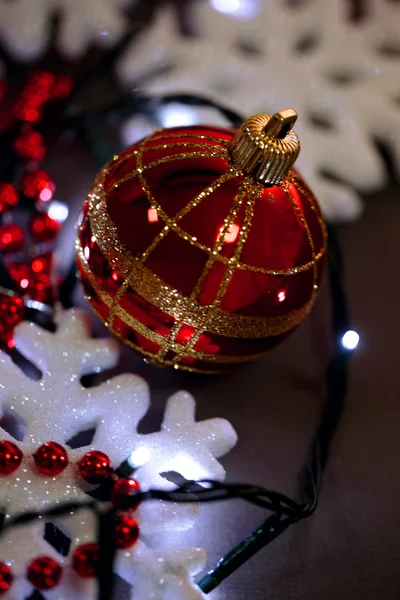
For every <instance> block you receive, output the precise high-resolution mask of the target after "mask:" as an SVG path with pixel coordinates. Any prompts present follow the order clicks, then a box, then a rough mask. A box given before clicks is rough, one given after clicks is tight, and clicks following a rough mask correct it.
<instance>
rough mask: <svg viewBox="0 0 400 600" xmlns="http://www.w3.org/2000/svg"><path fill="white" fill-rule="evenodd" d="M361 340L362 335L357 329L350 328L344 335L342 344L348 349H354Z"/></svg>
mask: <svg viewBox="0 0 400 600" xmlns="http://www.w3.org/2000/svg"><path fill="white" fill-rule="evenodd" d="M359 341H360V336H359V335H358V333H357V331H353V330H351V329H349V331H346V333H345V334H344V335H343V337H342V346H343V348H346V350H354V349H355V348H357V346H358V342H359Z"/></svg>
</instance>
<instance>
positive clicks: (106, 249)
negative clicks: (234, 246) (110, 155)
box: [89, 170, 325, 278]
mask: <svg viewBox="0 0 400 600" xmlns="http://www.w3.org/2000/svg"><path fill="white" fill-rule="evenodd" d="M106 174H107V171H106V170H104V174H103V172H101V173H100V175H99V176H98V178H97V179H96V181H97V182H99V185H98V186H96V188H95V193H94V194H92V195H91V194H89V200H90V199H91V198H92V200H93V202H91V203H90V207H91V209H93V208H94V206H96V205H100V207H101V208H100V207H99V212H98V214H97V215H96V218H101V219H102V220H103V221H104V227H103V228H102V229H103V230H111V228H113V222H112V221H111V219H109V217H108V213H107V206H106V202H105V192H104V190H103V188H102V183H101V182H102V181H103V180H104V177H105V176H106ZM102 175H103V176H102ZM235 175H236V173H235V171H228V172H226V173H225V174H224V175H223V176H221V177H220V178H218V180H216V181H215V182H214V183H213V187H212V189H211V186H209V187H208V188H206V189H205V190H203V192H201V193H200V194H199V195H198V196H196V198H194V199H193V200H192V205H191V207H190V208H193V207H194V206H196V205H197V204H198V202H199V201H201V199H202V198H204V197H205V196H206V195H208V194H209V193H210V192H211V191H214V190H215V189H216V187H217V184H218V183H219V184H222V183H224V182H225V181H228V180H229V179H231V178H232V177H235ZM99 200H100V201H99ZM153 208H155V209H156V210H157V213H158V214H159V216H160V218H161V219H163V220H164V221H165V222H166V226H168V227H169V228H171V229H173V230H174V231H175V232H176V233H177V234H178V235H179V236H180V237H181V238H183V239H184V240H185V241H188V242H189V243H190V244H191V245H192V246H194V247H196V248H198V249H200V250H203V251H204V252H206V253H207V254H210V252H211V251H212V249H211V248H209V247H208V246H205V245H203V244H201V243H200V242H198V241H197V238H195V237H193V236H191V235H190V234H188V233H186V232H185V231H184V230H182V229H181V228H180V227H179V226H178V225H176V224H174V222H173V219H172V218H170V217H169V216H168V215H167V214H166V213H165V212H164V211H163V209H162V208H161V206H160V205H159V204H158V203H157V202H156V201H154V203H153ZM100 210H101V212H100ZM182 211H184V212H182ZM186 212H187V210H186V206H185V207H184V208H183V209H181V211H180V212H179V213H178V215H176V216H175V220H176V219H177V218H178V220H179V219H180V218H181V217H183V216H184V215H185V214H186ZM92 228H93V229H95V225H94V224H93V225H92ZM114 229H115V228H114ZM115 231H116V230H115ZM98 243H99V245H100V246H101V247H102V250H103V253H104V254H105V255H106V256H108V255H109V254H115V253H114V252H113V247H114V248H115V244H118V245H120V242H119V240H118V236H117V234H115V239H114V242H113V244H112V246H113V247H112V248H111V249H110V246H109V245H108V244H102V238H101V237H99V239H98ZM324 253H325V249H323V250H321V251H320V252H318V254H317V255H316V256H315V260H316V261H318V260H320V259H321V258H322V257H323V256H324ZM120 254H121V253H120ZM122 254H123V257H124V259H121V263H122V262H123V263H124V264H126V261H127V260H129V261H134V260H135V257H133V255H131V254H130V253H129V252H128V250H127V249H125V250H124V252H123V253H122ZM114 259H115V260H116V257H115V256H114ZM125 259H126V260H125ZM110 260H111V259H110ZM217 260H218V261H219V262H222V263H223V264H225V265H228V266H229V265H230V263H231V259H230V258H227V257H225V256H222V255H218V257H217ZM313 264H314V261H313V260H311V261H308V262H307V263H304V264H302V265H299V266H296V267H291V268H289V269H266V268H264V267H256V266H253V265H248V264H245V263H241V262H240V261H238V262H237V264H236V268H238V269H241V270H244V271H250V272H252V273H260V274H263V275H272V276H281V275H295V274H297V273H301V272H303V271H307V270H309V269H310V268H311V267H312V266H313ZM113 266H114V268H115V270H116V271H117V272H118V274H119V275H120V276H121V277H122V278H124V277H125V273H124V269H123V267H122V264H120V265H117V264H114V265H113Z"/></svg>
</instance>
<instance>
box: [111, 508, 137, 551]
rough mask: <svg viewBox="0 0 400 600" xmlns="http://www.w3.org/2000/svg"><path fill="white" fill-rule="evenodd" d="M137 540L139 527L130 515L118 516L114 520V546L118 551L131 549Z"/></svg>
mask: <svg viewBox="0 0 400 600" xmlns="http://www.w3.org/2000/svg"><path fill="white" fill-rule="evenodd" d="M138 538H139V526H138V524H137V523H136V521H135V519H134V518H133V517H131V516H130V515H118V516H117V518H116V520H115V544H116V546H117V548H119V549H120V550H124V549H126V548H132V546H133V545H134V544H135V543H136V542H137V540H138Z"/></svg>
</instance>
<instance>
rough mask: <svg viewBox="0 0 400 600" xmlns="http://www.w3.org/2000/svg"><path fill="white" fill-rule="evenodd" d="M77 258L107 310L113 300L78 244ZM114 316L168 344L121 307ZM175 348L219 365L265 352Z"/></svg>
mask: <svg viewBox="0 0 400 600" xmlns="http://www.w3.org/2000/svg"><path fill="white" fill-rule="evenodd" d="M77 256H78V259H79V263H80V266H81V268H82V270H83V271H84V273H85V276H86V277H87V278H88V281H89V283H90V285H91V286H92V288H93V289H94V291H95V292H96V294H97V295H98V296H99V298H100V299H101V300H102V302H104V304H105V305H106V306H107V307H108V308H110V307H111V305H112V303H113V298H112V296H110V294H108V293H107V292H106V291H105V290H104V289H103V288H102V287H101V286H100V285H99V282H98V280H97V278H96V276H95V275H94V273H93V272H92V271H91V269H90V266H89V264H88V262H87V260H86V258H85V256H84V254H83V250H82V247H81V246H80V245H79V244H77ZM115 314H116V315H117V316H118V317H119V318H120V319H121V321H122V322H123V323H124V324H125V325H127V326H128V327H131V328H132V329H133V330H134V331H137V332H138V333H139V334H141V335H143V337H145V338H146V339H148V340H150V341H151V342H154V343H156V344H158V345H162V346H166V345H167V344H168V338H165V337H164V336H162V335H160V334H159V333H156V332H155V331H152V330H151V329H148V327H146V325H143V323H141V322H140V321H138V320H137V319H135V318H134V317H133V316H132V315H131V314H130V313H128V312H127V311H126V310H125V309H123V308H122V307H121V306H118V307H117V309H116V313H115ZM99 316H100V319H101V321H102V322H103V323H104V324H105V325H106V327H107V328H108V329H109V330H110V331H112V332H113V333H114V332H115V329H114V327H113V326H111V325H110V324H109V320H108V321H105V319H104V317H102V316H101V315H99ZM115 333H118V332H115ZM123 340H124V342H125V343H128V340H125V338H123ZM175 346H176V350H177V351H178V352H183V353H184V354H185V356H188V357H190V358H194V359H196V360H202V361H207V362H213V363H220V364H231V363H232V364H237V363H241V362H249V361H251V360H253V359H255V358H259V357H261V356H263V355H264V354H265V351H264V352H259V353H257V354H252V355H246V356H224V355H215V354H209V353H207V352H202V351H201V350H193V349H190V348H188V349H187V350H186V346H182V345H180V344H175ZM168 349H169V350H171V348H169V347H168ZM138 350H139V351H140V352H142V354H146V356H149V357H152V358H156V355H155V354H154V353H151V352H148V351H146V350H142V349H141V348H140V347H138ZM174 351H175V350H174ZM163 363H165V361H164V360H163ZM170 364H171V365H173V364H174V363H173V361H170Z"/></svg>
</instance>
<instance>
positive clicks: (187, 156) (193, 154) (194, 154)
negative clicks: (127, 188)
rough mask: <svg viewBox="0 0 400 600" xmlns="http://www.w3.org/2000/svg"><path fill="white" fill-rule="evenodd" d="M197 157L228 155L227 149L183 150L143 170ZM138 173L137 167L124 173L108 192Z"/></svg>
mask: <svg viewBox="0 0 400 600" xmlns="http://www.w3.org/2000/svg"><path fill="white" fill-rule="evenodd" d="M136 156H137V155H136ZM195 158H196V159H197V158H225V159H226V158H227V156H226V151H224V150H223V149H218V148H217V149H215V150H214V151H212V152H209V153H207V154H205V153H200V152H181V153H179V154H173V155H172V156H164V157H163V158H159V159H157V160H153V161H152V162H149V163H147V164H145V165H144V166H143V167H142V171H141V172H143V171H149V170H151V169H153V168H155V167H158V166H159V165H162V164H164V163H168V162H175V161H177V160H190V159H195ZM114 166H115V165H114ZM138 173H139V170H138V169H135V170H134V171H132V172H131V173H127V174H126V175H124V177H121V179H120V180H119V181H118V182H116V183H114V184H113V185H112V186H111V187H110V189H109V190H108V192H111V191H112V190H113V189H115V188H118V187H119V186H120V185H121V184H122V183H125V181H129V180H130V179H133V178H134V177H137V175H138Z"/></svg>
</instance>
